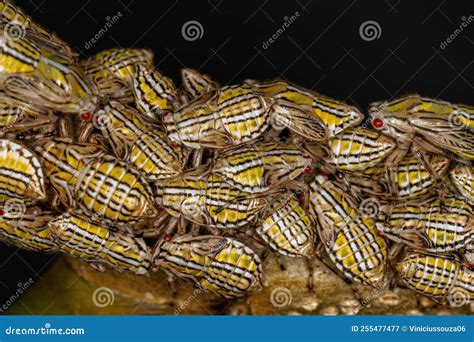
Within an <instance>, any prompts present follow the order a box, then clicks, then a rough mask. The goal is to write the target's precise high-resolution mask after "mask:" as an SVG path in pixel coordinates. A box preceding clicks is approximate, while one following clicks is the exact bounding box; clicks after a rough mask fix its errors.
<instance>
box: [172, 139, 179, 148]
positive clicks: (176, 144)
mask: <svg viewBox="0 0 474 342" xmlns="http://www.w3.org/2000/svg"><path fill="white" fill-rule="evenodd" d="M171 145H173V147H175V148H178V147H179V146H180V145H179V144H178V143H177V142H175V141H173V142H172V143H171Z"/></svg>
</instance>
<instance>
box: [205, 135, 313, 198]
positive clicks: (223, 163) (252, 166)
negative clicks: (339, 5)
mask: <svg viewBox="0 0 474 342" xmlns="http://www.w3.org/2000/svg"><path fill="white" fill-rule="evenodd" d="M311 162H312V160H311V158H310V156H309V155H307V154H305V153H304V152H302V151H301V150H300V149H298V148H297V147H296V146H294V145H290V144H283V143H280V142H278V141H268V142H263V143H256V144H248V145H244V146H237V147H236V148H233V149H231V150H228V151H226V152H224V153H222V154H220V155H219V157H218V159H217V160H216V162H215V164H214V167H213V169H212V172H214V173H216V174H218V175H220V176H222V177H223V178H224V179H225V181H227V182H229V184H231V185H232V186H234V187H236V188H238V189H239V190H242V191H246V192H264V191H267V190H269V189H270V187H272V186H277V185H278V184H279V183H281V182H283V181H286V180H293V179H295V178H297V177H298V176H299V175H301V174H302V173H304V172H310V171H311Z"/></svg>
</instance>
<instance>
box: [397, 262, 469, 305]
mask: <svg viewBox="0 0 474 342" xmlns="http://www.w3.org/2000/svg"><path fill="white" fill-rule="evenodd" d="M397 270H398V272H399V274H400V276H401V277H402V279H403V282H404V283H405V284H406V285H407V286H408V287H409V288H411V289H413V290H415V291H417V292H419V293H421V294H424V295H425V296H428V297H430V298H431V299H433V300H435V301H436V302H438V303H440V304H445V305H446V304H447V305H450V306H458V307H459V306H462V305H469V303H472V302H473V301H474V272H473V271H472V270H471V269H469V268H468V267H466V266H464V265H463V264H461V263H459V262H458V261H456V260H454V259H452V258H449V257H444V256H434V255H424V254H411V255H408V256H407V257H406V258H405V259H403V260H402V261H401V262H400V263H398V265H397Z"/></svg>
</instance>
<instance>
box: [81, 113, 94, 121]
mask: <svg viewBox="0 0 474 342" xmlns="http://www.w3.org/2000/svg"><path fill="white" fill-rule="evenodd" d="M91 117H92V113H91V112H85V113H82V114H81V120H82V121H89V120H90V119H91Z"/></svg>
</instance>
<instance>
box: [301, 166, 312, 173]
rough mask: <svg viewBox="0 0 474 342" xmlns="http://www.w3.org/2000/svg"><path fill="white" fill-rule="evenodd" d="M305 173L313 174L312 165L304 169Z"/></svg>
mask: <svg viewBox="0 0 474 342" xmlns="http://www.w3.org/2000/svg"><path fill="white" fill-rule="evenodd" d="M303 172H304V173H311V172H313V167H312V166H311V165H308V166H306V167H305V168H304V170H303Z"/></svg>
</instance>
